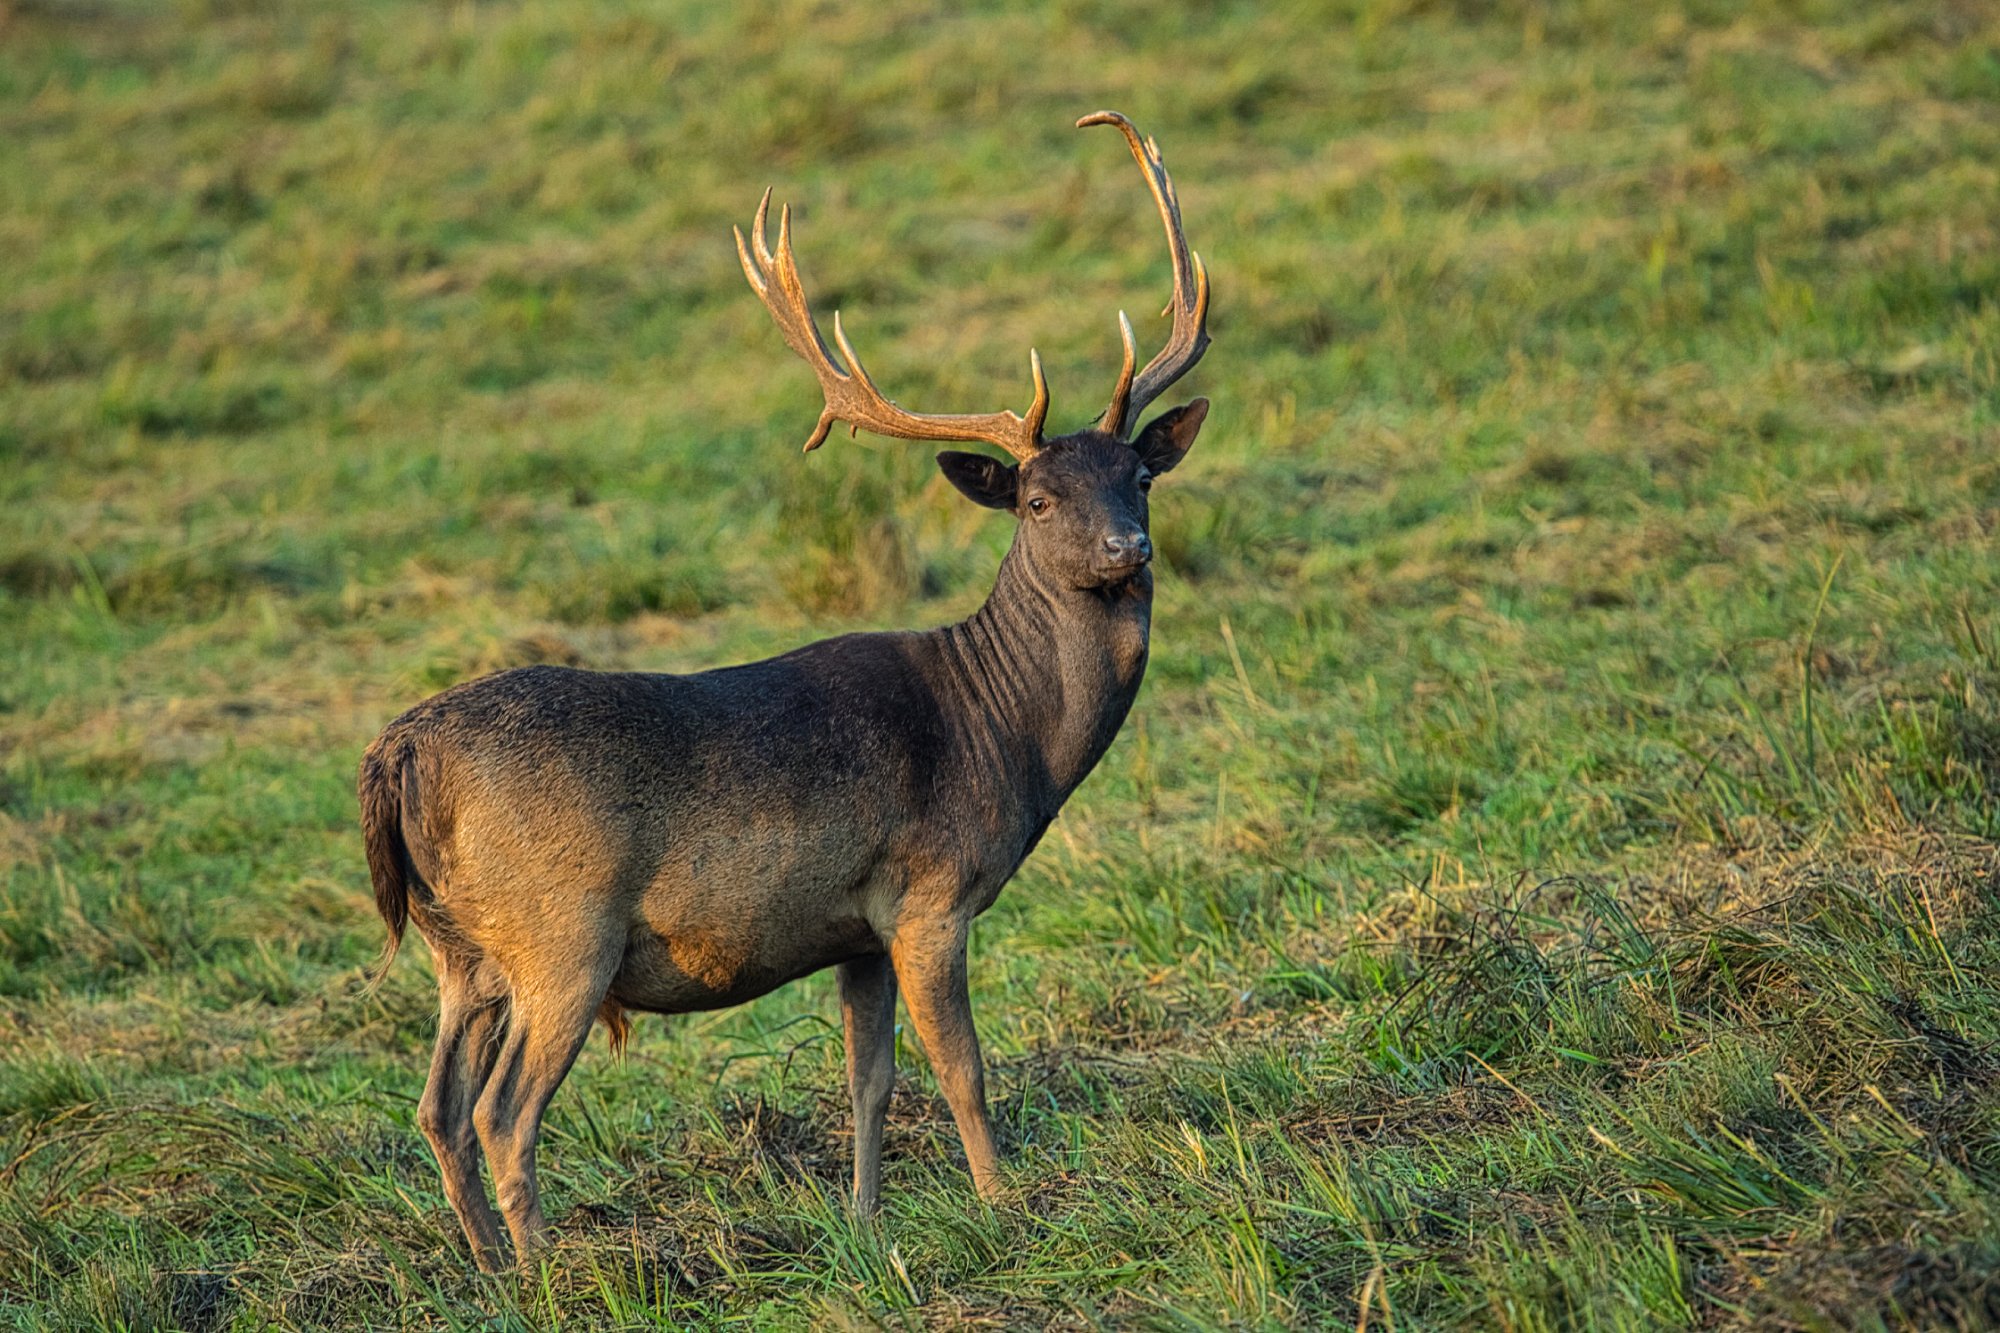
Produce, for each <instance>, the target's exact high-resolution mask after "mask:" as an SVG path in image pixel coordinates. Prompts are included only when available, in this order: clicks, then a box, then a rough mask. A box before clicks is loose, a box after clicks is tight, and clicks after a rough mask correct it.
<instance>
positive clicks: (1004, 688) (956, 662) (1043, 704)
mask: <svg viewBox="0 0 2000 1333" xmlns="http://www.w3.org/2000/svg"><path fill="white" fill-rule="evenodd" d="M1152 605H1153V580H1152V573H1151V571H1150V570H1145V569H1142V570H1140V571H1139V573H1138V574H1137V575H1135V576H1134V577H1133V578H1131V579H1129V580H1127V581H1126V582H1124V583H1122V584H1119V585H1116V586H1114V587H1111V588H1071V587H1063V586H1061V585H1060V584H1059V583H1057V582H1055V581H1052V580H1050V579H1049V578H1047V577H1046V576H1045V575H1044V574H1043V572H1042V571H1040V570H1038V569H1036V568H1035V567H1034V564H1033V562H1032V561H1030V560H1029V559H1028V558H1027V556H1026V555H1025V554H1024V552H1023V550H1022V543H1021V540H1020V538H1019V537H1018V536H1017V537H1016V538H1015V541H1014V546H1013V548H1012V549H1011V550H1009V551H1008V553H1007V558H1006V559H1005V560H1004V561H1002V562H1001V565H1000V573H999V575H998V576H997V577H996V578H995V579H994V583H993V591H992V592H991V593H990V594H989V595H988V596H987V599H986V604H985V605H984V606H982V607H980V608H979V610H978V611H976V612H974V613H973V614H972V615H971V616H970V617H968V618H967V619H965V620H963V621H961V622H959V623H958V624H956V625H952V626H949V627H948V628H946V629H944V630H941V631H939V634H940V636H941V638H942V641H943V648H944V657H945V660H946V662H947V664H948V669H949V670H950V672H951V674H952V677H953V680H954V684H955V686H956V687H957V688H958V689H959V690H960V691H961V692H962V693H963V694H964V696H965V698H966V702H967V704H968V705H969V707H968V709H967V711H966V716H967V717H968V718H969V719H971V723H970V725H969V727H968V730H967V735H966V738H965V739H966V741H967V743H968V744H969V745H970V746H971V747H972V749H973V750H974V754H973V756H972V757H973V759H974V762H976V763H997V764H999V765H1001V766H1003V767H1004V768H1005V769H1006V770H1008V771H1010V772H1012V773H1014V774H1016V775H1017V776H1019V777H1024V778H1030V779H1034V778H1039V779H1040V782H1039V783H1037V784H1036V785H1039V786H1041V787H1043V789H1044V791H1045V795H1046V797H1047V798H1048V799H1051V800H1052V801H1053V802H1054V804H1053V805H1051V806H1050V808H1049V809H1048V811H1047V812H1046V813H1048V814H1049V815H1053V814H1054V813H1055V807H1056V806H1060V805H1061V803H1062V802H1063V801H1064V800H1065V799H1067V797H1068V796H1069V794H1070V792H1072V791H1074V790H1075V789H1076V787H1077V785H1078V784H1079V783H1081V782H1082V781H1083V779H1084V778H1085V777H1087V776H1089V773H1090V770H1091V769H1092V768H1094V767H1095V766H1096V764H1097V761H1098V760H1099V759H1100V758H1102V757H1103V755H1104V751H1105V750H1106V748H1108V747H1109V746H1110V744H1111V740H1112V738H1113V737H1114V736H1116V735H1117V734H1118V728H1119V727H1120V726H1121V725H1123V723H1124V721H1125V714H1126V713H1127V711H1129V710H1130V708H1131V706H1132V700H1133V698H1134V697H1135V696H1136V695H1137V694H1138V692H1139V683H1140V681H1141V680H1142V679H1143V678H1144V676H1145V672H1146V656H1147V647H1148V636H1149V634H1150V631H1151V625H1152Z"/></svg>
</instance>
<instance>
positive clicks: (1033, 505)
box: [1028, 495, 1049, 514]
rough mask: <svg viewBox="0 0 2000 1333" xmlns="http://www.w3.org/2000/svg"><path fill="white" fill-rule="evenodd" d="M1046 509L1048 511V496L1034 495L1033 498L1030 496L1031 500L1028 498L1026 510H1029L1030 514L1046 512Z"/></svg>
mask: <svg viewBox="0 0 2000 1333" xmlns="http://www.w3.org/2000/svg"><path fill="white" fill-rule="evenodd" d="M1048 511H1049V497H1048V496H1046V495H1037V496H1035V497H1034V498H1032V499H1031V500H1029V501H1028V512H1029V513H1031V514H1046V513H1047V512H1048Z"/></svg>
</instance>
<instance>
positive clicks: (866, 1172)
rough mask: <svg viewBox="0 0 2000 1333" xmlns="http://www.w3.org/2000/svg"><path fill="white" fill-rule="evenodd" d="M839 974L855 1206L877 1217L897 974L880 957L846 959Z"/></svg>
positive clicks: (892, 1080)
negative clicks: (851, 1105) (850, 1108)
mask: <svg viewBox="0 0 2000 1333" xmlns="http://www.w3.org/2000/svg"><path fill="white" fill-rule="evenodd" d="M837 975H838V976H839V978H840V1020H841V1027H842V1028H843V1029H844V1030H845V1032H846V1035H847V1095H848V1096H849V1097H850V1098H851V1099H853V1102H854V1208H855V1211H856V1212H858V1213H860V1214H861V1216H863V1217H873V1216H874V1215H875V1212H876V1210H877V1209H878V1208H880V1207H881V1204H882V1119H883V1117H884V1116H886V1115H887V1114H888V1113H889V1094H890V1093H892V1092H894V1091H895V1088H896V972H895V969H894V968H892V967H890V965H889V960H888V958H887V957H885V956H881V955H878V956H876V957H874V958H856V959H854V960H852V961H851V962H846V963H842V964H841V965H840V967H839V968H838V969H837Z"/></svg>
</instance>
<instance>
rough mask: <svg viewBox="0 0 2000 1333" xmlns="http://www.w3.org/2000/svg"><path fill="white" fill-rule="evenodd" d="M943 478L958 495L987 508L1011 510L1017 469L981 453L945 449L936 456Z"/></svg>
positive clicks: (1018, 475) (1018, 472) (1018, 476)
mask: <svg viewBox="0 0 2000 1333" xmlns="http://www.w3.org/2000/svg"><path fill="white" fill-rule="evenodd" d="M937 460H938V469H939V470H940V471H942V472H943V473H944V479H945V480H946V481H948V482H950V483H951V484H952V485H954V486H956V487H958V493H959V494H960V495H963V496H964V497H965V498H966V499H968V500H970V501H972V503H974V504H976V505H985V506H986V507H987V508H988V509H1012V508H1013V507H1014V494H1015V488H1016V486H1017V485H1018V484H1019V482H1020V479H1021V470H1020V468H1018V467H1016V466H1014V465H1013V464H1012V463H1003V462H1001V461H1000V460H999V459H997V458H988V457H987V456H986V455H985V454H962V453H960V452H958V451H957V450H956V449H948V450H946V451H945V452H944V453H941V454H939V455H938V456H937Z"/></svg>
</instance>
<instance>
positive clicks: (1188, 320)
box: [1076, 111, 1208, 440]
mask: <svg viewBox="0 0 2000 1333" xmlns="http://www.w3.org/2000/svg"><path fill="white" fill-rule="evenodd" d="M1087 125H1116V126H1117V127H1118V130H1119V133H1121V134H1123V135H1124V136H1125V142H1126V143H1127V144H1128V145H1130V147H1131V149H1132V158H1133V160H1134V161H1136V162H1137V163H1138V164H1139V170H1140V171H1143V172H1144V173H1145V174H1146V185H1147V187H1148V188H1150V189H1151V190H1152V192H1153V202H1154V203H1156V204H1158V205H1159V206H1160V221H1161V222H1163V223H1165V224H1166V228H1167V249H1168V251H1169V252H1170V253H1171V254H1172V256H1173V261H1174V299H1173V301H1172V302H1171V303H1170V304H1169V305H1168V306H1167V309H1166V310H1165V311H1162V312H1161V313H1162V314H1168V313H1171V314H1172V315H1173V317H1174V331H1173V333H1172V335H1171V336H1170V337H1169V338H1168V339H1167V345H1166V346H1165V347H1163V348H1161V349H1160V354H1159V355H1158V356H1156V357H1154V358H1153V359H1152V360H1151V361H1148V362H1147V363H1146V368H1145V369H1144V370H1142V371H1140V372H1139V373H1138V378H1137V379H1136V380H1135V379H1134V378H1133V374H1132V367H1133V364H1134V363H1135V362H1136V361H1137V360H1138V356H1137V354H1136V353H1135V352H1134V350H1133V347H1132V325H1131V323H1130V322H1129V321H1127V320H1126V318H1125V312H1124V311H1122V310H1121V311H1119V312H1118V332H1119V335H1120V336H1121V337H1122V338H1123V340H1124V343H1125V368H1124V369H1123V370H1122V371H1120V372H1119V375H1118V385H1117V387H1116V388H1114V389H1113V390H1112V391H1111V405H1110V406H1109V407H1107V408H1105V409H1104V418H1103V423H1102V424H1103V428H1104V429H1105V430H1106V431H1108V432H1110V433H1111V434H1112V435H1115V436H1117V437H1118V438H1119V439H1121V440H1122V439H1124V438H1125V437H1126V436H1127V435H1129V434H1130V433H1131V431H1132V427H1133V426H1134V425H1135V424H1137V418H1138V416H1139V414H1140V413H1141V412H1143V411H1145V410H1146V406H1147V404H1149V403H1151V402H1152V401H1153V400H1154V399H1155V398H1158V397H1159V396H1160V395H1161V394H1163V393H1165V392H1166V391H1167V387H1168V386H1169V385H1171V384H1172V383H1173V382H1174V381H1175V380H1177V379H1179V378H1180V377H1181V376H1183V375H1185V374H1187V373H1188V372H1189V371H1190V370H1193V369H1194V365H1195V362H1197V361H1199V360H1201V356H1202V353H1203V352H1206V351H1207V350H1208V269H1207V268H1206V267H1205V266H1204V265H1203V264H1202V262H1201V256H1200V255H1198V254H1196V253H1195V252H1194V251H1192V250H1190V249H1189V248H1188V243H1187V233H1186V232H1184V231H1182V230H1181V205H1180V200H1179V198H1177V197H1176V196H1175V194H1174V181H1173V177H1171V176H1169V175H1168V174H1167V164H1166V163H1165V162H1164V161H1163V160H1161V158H1160V146H1159V145H1158V144H1157V143H1155V142H1153V140H1151V139H1143V140H1142V139H1141V138H1140V137H1139V131H1138V128H1137V127H1136V126H1134V125H1133V124H1132V122H1131V121H1129V120H1127V119H1126V118H1125V117H1124V116H1122V115H1120V114H1118V113H1117V112H1116V111H1096V112H1093V113H1091V114H1090V115H1088V116H1085V117H1084V118H1083V119H1082V120H1079V121H1077V123H1076V127H1077V128H1078V129H1082V128H1084V127H1085V126H1087Z"/></svg>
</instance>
